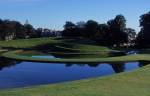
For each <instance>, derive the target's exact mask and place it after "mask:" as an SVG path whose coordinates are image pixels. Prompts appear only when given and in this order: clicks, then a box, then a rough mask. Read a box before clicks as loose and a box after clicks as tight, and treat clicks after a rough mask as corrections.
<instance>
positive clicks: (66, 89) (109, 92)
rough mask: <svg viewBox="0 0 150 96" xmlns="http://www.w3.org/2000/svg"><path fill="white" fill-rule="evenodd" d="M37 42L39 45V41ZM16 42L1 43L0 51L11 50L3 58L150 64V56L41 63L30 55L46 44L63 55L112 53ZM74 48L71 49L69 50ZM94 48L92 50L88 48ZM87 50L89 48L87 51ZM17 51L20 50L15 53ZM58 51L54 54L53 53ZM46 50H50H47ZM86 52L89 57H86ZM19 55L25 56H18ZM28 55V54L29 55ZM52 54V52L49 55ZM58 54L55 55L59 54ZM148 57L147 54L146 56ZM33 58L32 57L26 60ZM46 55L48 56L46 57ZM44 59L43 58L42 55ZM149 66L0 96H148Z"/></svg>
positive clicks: (54, 42)
mask: <svg viewBox="0 0 150 96" xmlns="http://www.w3.org/2000/svg"><path fill="white" fill-rule="evenodd" d="M38 40H39V41H38ZM22 42H23V43H21V40H19V41H15V40H14V41H7V42H4V41H0V47H2V48H11V49H15V50H11V51H9V52H6V53H4V54H3V56H4V57H7V58H12V59H17V60H25V61H35V62H72V63H73V62H79V63H83V62H84V63H85V62H87V63H89V62H116V61H118V62H121V61H126V62H127V61H150V55H149V54H148V53H147V52H148V50H146V52H144V51H143V52H141V53H142V54H137V55H128V56H117V57H108V58H70V59H44V58H38V59H37V58H32V57H31V56H32V55H34V54H35V55H36V53H37V51H38V50H39V49H40V48H44V47H45V46H47V44H50V45H48V46H47V48H50V49H51V48H55V51H54V50H53V52H54V53H57V50H58V53H59V54H64V53H63V52H62V53H60V52H61V51H62V50H65V54H73V53H74V54H78V53H82V54H83V53H84V54H91V53H95V54H97V53H98V52H102V51H105V52H109V51H112V50H111V49H109V48H106V47H102V46H98V45H96V44H95V45H92V44H90V45H88V44H86V43H85V44H83V43H82V42H78V43H75V41H74V40H69V41H68V39H67V40H63V39H56V38H43V40H42V39H31V40H22ZM72 45H73V46H72ZM90 46H94V47H90ZM87 47H89V48H87ZM24 48H25V49H26V48H27V49H28V48H29V49H30V48H31V49H32V50H33V49H34V48H35V52H34V51H31V52H29V51H22V50H20V49H24ZM18 49H19V50H18ZM56 49H57V50H56ZM48 50H49V49H48ZM88 50H89V53H88ZM20 52H24V53H23V54H20ZM28 52H29V53H28ZM43 52H48V51H47V50H46V51H44V50H41V53H43ZM41 53H38V55H39V54H41ZM50 53H51V52H50ZM58 53H57V54H58ZM146 53H147V54H146ZM29 54H32V55H31V56H28V55H29ZM48 54H49V53H48ZM41 55H43V54H41ZM149 81H150V65H147V66H145V67H143V68H140V69H138V70H136V71H134V72H125V73H121V74H117V75H112V76H109V77H102V78H93V79H85V80H79V81H73V82H66V83H61V84H52V85H41V86H34V87H26V88H16V89H7V90H0V96H137V95H138V96H150V93H149V91H150V82H149Z"/></svg>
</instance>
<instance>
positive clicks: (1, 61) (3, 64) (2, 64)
mask: <svg viewBox="0 0 150 96" xmlns="http://www.w3.org/2000/svg"><path fill="white" fill-rule="evenodd" d="M19 63H21V62H20V61H15V60H10V59H7V58H3V57H0V71H1V70H3V69H4V68H7V67H12V66H15V65H16V64H19Z"/></svg>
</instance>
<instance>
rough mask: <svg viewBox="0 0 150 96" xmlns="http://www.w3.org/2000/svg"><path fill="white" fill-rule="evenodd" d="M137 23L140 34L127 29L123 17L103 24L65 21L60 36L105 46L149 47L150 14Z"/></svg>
mask: <svg viewBox="0 0 150 96" xmlns="http://www.w3.org/2000/svg"><path fill="white" fill-rule="evenodd" d="M139 22H140V27H141V30H140V32H136V31H135V30H134V29H132V28H127V27H126V19H125V17H124V16H123V15H117V16H116V17H115V18H113V19H111V20H109V21H107V23H104V24H99V23H98V22H96V21H94V20H88V21H87V22H83V21H81V22H77V23H73V22H71V21H67V22H66V24H65V25H64V30H63V32H62V36H64V37H83V38H90V39H93V40H96V41H97V42H99V43H100V44H102V45H107V46H112V45H115V46H122V45H128V46H135V45H136V46H140V47H150V12H148V13H145V14H143V15H141V16H140V20H139Z"/></svg>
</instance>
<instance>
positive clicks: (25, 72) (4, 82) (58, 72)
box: [0, 58, 144, 89]
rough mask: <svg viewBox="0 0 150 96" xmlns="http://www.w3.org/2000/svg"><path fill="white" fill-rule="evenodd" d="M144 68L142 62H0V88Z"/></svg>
mask: <svg viewBox="0 0 150 96" xmlns="http://www.w3.org/2000/svg"><path fill="white" fill-rule="evenodd" d="M142 66H144V63H142V62H126V63H111V64H108V63H100V64H65V63H64V64H59V63H35V62H19V61H13V60H8V59H4V58H3V59H1V60H0V88H1V89H4V88H15V87H25V86H32V85H41V84H53V83H60V82H66V81H73V80H80V79H86V78H92V77H101V76H108V75H112V74H115V73H120V72H125V71H132V70H135V69H137V68H139V67H142Z"/></svg>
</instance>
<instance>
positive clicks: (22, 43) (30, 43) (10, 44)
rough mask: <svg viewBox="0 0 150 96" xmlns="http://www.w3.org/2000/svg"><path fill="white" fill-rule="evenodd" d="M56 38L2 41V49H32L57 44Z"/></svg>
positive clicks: (0, 43) (0, 45) (0, 44)
mask: <svg viewBox="0 0 150 96" xmlns="http://www.w3.org/2000/svg"><path fill="white" fill-rule="evenodd" d="M57 42H59V41H58V40H55V38H34V39H20V40H10V41H0V47H4V48H6V49H7V48H32V47H36V46H39V45H44V44H49V43H57Z"/></svg>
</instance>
